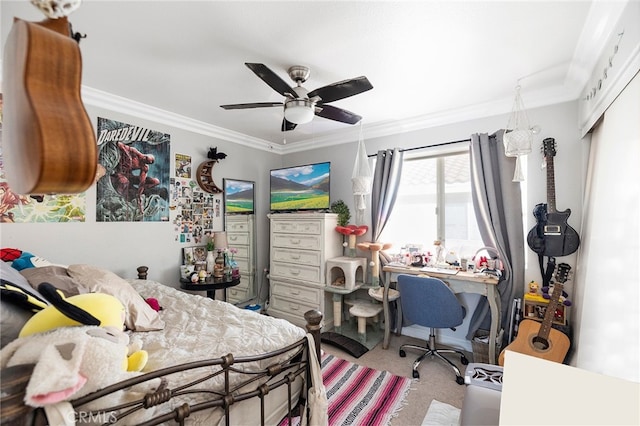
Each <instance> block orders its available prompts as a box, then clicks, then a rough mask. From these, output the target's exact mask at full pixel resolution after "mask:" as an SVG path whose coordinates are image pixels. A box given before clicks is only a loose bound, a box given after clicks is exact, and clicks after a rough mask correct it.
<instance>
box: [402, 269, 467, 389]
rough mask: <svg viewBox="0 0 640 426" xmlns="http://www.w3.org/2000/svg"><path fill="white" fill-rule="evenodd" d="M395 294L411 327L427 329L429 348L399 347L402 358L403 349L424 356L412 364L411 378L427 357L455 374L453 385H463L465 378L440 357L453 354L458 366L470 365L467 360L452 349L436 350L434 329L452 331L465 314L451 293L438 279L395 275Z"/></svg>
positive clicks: (451, 363) (460, 353)
mask: <svg viewBox="0 0 640 426" xmlns="http://www.w3.org/2000/svg"><path fill="white" fill-rule="evenodd" d="M398 290H399V291H400V303H401V306H402V314H403V316H404V318H405V319H406V320H407V321H408V322H410V323H412V324H417V325H421V326H423V327H429V328H430V332H429V341H428V347H426V348H425V347H422V346H417V345H409V344H406V345H402V346H400V351H399V354H400V356H401V357H403V358H404V357H405V356H407V354H406V352H405V349H416V350H418V351H422V352H423V354H422V355H420V356H419V357H418V359H416V360H415V361H414V363H413V377H414V378H416V379H417V378H419V377H420V373H418V370H417V369H418V366H419V365H420V363H421V362H422V360H423V359H424V358H425V357H426V356H427V355H431V356H434V355H435V356H436V357H438V358H440V359H441V360H443V361H445V362H447V363H448V364H449V365H450V366H451V367H452V368H453V370H454V371H455V373H456V382H457V383H458V384H460V385H462V384H464V378H463V377H462V375H461V374H460V370H459V369H458V367H457V366H456V365H455V364H454V363H453V362H451V361H450V360H448V359H447V358H445V357H444V356H442V354H443V353H454V354H458V355H460V362H462V364H463V365H467V364H469V360H468V359H467V357H466V356H465V354H464V353H463V352H462V351H459V350H455V349H436V335H435V329H436V328H451V329H454V330H455V328H454V327H456V326H458V325H460V324H462V321H463V319H464V316H465V313H466V310H465V309H464V306H462V305H461V304H460V302H459V301H458V298H457V297H456V295H455V294H454V293H453V291H452V290H451V289H450V288H449V287H448V286H447V284H445V283H444V281H442V280H439V279H438V278H432V277H427V276H416V275H404V274H403V275H398Z"/></svg>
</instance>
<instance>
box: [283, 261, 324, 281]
mask: <svg viewBox="0 0 640 426" xmlns="http://www.w3.org/2000/svg"><path fill="white" fill-rule="evenodd" d="M271 275H273V276H275V277H282V278H290V279H294V280H302V281H311V282H316V283H318V282H320V267H318V266H307V265H295V264H291V263H282V262H271Z"/></svg>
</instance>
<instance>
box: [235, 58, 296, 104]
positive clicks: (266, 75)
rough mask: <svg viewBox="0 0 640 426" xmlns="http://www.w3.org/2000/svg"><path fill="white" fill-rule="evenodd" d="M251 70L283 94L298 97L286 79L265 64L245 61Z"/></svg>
mask: <svg viewBox="0 0 640 426" xmlns="http://www.w3.org/2000/svg"><path fill="white" fill-rule="evenodd" d="M244 64H245V65H246V66H247V67H249V69H250V70H251V71H253V72H254V73H255V74H256V75H257V76H258V77H260V78H261V79H262V81H264V82H265V83H267V84H268V85H269V86H270V87H271V88H272V89H273V90H275V91H276V92H278V93H280V94H281V95H282V96H285V97H290V98H297V97H298V95H296V92H295V91H294V90H293V88H292V87H291V86H289V85H288V84H287V82H286V81H284V80H283V79H281V78H280V77H278V75H277V74H276V73H274V72H273V71H271V69H270V68H269V67H267V66H266V65H264V64H254V63H251V62H245V63H244Z"/></svg>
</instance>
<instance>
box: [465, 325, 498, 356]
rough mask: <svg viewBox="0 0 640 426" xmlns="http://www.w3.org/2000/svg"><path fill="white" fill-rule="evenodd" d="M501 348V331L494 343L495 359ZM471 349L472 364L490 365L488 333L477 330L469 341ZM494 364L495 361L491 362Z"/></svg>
mask: <svg viewBox="0 0 640 426" xmlns="http://www.w3.org/2000/svg"><path fill="white" fill-rule="evenodd" d="M501 346H502V331H500V333H498V339H497V341H496V357H497V356H498V355H499V354H500V348H501ZM471 348H472V350H473V362H483V363H487V364H492V363H491V362H490V361H489V331H488V330H482V329H479V330H478V331H476V334H474V336H473V339H471ZM493 363H495V360H494V361H493Z"/></svg>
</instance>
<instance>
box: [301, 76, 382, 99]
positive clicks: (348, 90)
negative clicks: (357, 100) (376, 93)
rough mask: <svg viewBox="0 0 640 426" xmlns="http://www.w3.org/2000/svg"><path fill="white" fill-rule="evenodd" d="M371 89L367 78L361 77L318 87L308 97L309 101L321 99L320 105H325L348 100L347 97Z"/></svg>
mask: <svg viewBox="0 0 640 426" xmlns="http://www.w3.org/2000/svg"><path fill="white" fill-rule="evenodd" d="M371 89H373V86H372V85H371V83H369V80H367V77H365V76H362V77H356V78H352V79H350V80H343V81H339V82H337V83H333V84H330V85H328V86H324V87H320V88H319V89H316V90H313V91H311V92H309V93H308V96H309V99H311V98H313V97H314V96H318V97H320V99H322V103H323V104H326V103H329V102H333V101H337V100H339V99H344V98H348V97H349V96H353V95H357V94H358V93H362V92H366V91H367V90H371Z"/></svg>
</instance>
